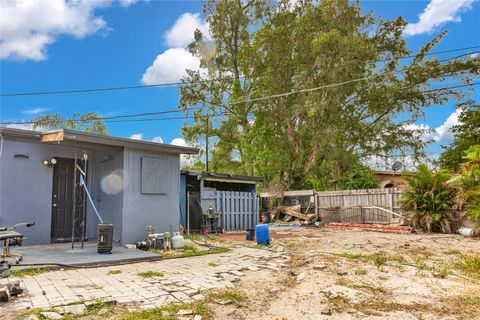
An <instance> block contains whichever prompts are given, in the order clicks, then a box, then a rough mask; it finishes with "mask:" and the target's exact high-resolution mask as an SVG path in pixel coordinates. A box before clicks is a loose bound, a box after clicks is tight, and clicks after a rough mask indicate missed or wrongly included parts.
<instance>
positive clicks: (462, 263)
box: [454, 254, 480, 280]
mask: <svg viewBox="0 0 480 320" xmlns="http://www.w3.org/2000/svg"><path fill="white" fill-rule="evenodd" d="M454 267H455V268H456V269H458V270H459V271H460V272H462V273H463V274H464V275H466V276H469V277H472V278H475V279H479V280H480V255H475V254H472V255H462V256H460V259H459V261H457V262H455V263H454Z"/></svg>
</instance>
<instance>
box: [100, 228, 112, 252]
mask: <svg viewBox="0 0 480 320" xmlns="http://www.w3.org/2000/svg"><path fill="white" fill-rule="evenodd" d="M97 231H98V232H97V252H98V253H112V248H113V224H110V223H100V224H99V225H98V229H97Z"/></svg>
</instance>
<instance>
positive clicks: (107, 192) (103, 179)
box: [88, 149, 124, 242]
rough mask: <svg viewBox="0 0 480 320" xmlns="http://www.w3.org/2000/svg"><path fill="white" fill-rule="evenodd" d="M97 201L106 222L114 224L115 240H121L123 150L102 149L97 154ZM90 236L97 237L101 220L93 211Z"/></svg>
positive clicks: (98, 208)
mask: <svg viewBox="0 0 480 320" xmlns="http://www.w3.org/2000/svg"><path fill="white" fill-rule="evenodd" d="M95 173H96V191H97V192H96V196H95V199H94V201H96V206H97V210H98V211H99V213H100V215H101V217H102V219H103V220H104V222H106V223H111V224H113V241H115V242H120V241H121V236H122V207H123V177H124V175H123V151H120V150H108V149H106V150H101V151H99V152H97V154H96V161H95ZM89 222H90V223H89V228H88V229H89V230H91V231H92V232H91V233H90V234H89V237H90V238H96V230H97V225H98V223H100V220H99V219H98V217H96V215H95V214H94V213H93V217H92V219H90V221H89Z"/></svg>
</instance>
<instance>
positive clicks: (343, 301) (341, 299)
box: [325, 292, 352, 311]
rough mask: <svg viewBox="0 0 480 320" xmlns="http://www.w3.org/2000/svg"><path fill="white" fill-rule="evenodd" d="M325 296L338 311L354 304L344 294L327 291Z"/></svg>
mask: <svg viewBox="0 0 480 320" xmlns="http://www.w3.org/2000/svg"><path fill="white" fill-rule="evenodd" d="M325 298H326V299H327V300H328V302H329V303H330V304H331V305H332V306H333V308H334V309H335V310H337V311H342V310H344V309H345V308H349V307H350V306H351V305H352V303H351V301H350V300H349V299H348V298H347V297H345V296H344V295H342V294H332V293H331V292H326V293H325Z"/></svg>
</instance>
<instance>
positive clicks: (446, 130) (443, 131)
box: [406, 109, 461, 144]
mask: <svg viewBox="0 0 480 320" xmlns="http://www.w3.org/2000/svg"><path fill="white" fill-rule="evenodd" d="M460 113H461V111H460V110H459V109H458V110H456V111H455V112H452V113H451V114H450V115H449V116H448V118H447V119H446V120H445V121H444V122H443V123H442V124H441V125H440V126H438V127H436V128H431V127H430V126H429V125H427V124H424V123H421V124H410V125H408V126H406V128H407V129H411V130H419V134H420V136H421V139H422V140H423V141H429V140H433V141H434V142H438V143H441V144H449V143H450V142H452V140H453V132H452V127H453V126H455V125H457V124H458V122H459V121H458V116H459V115H460Z"/></svg>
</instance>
